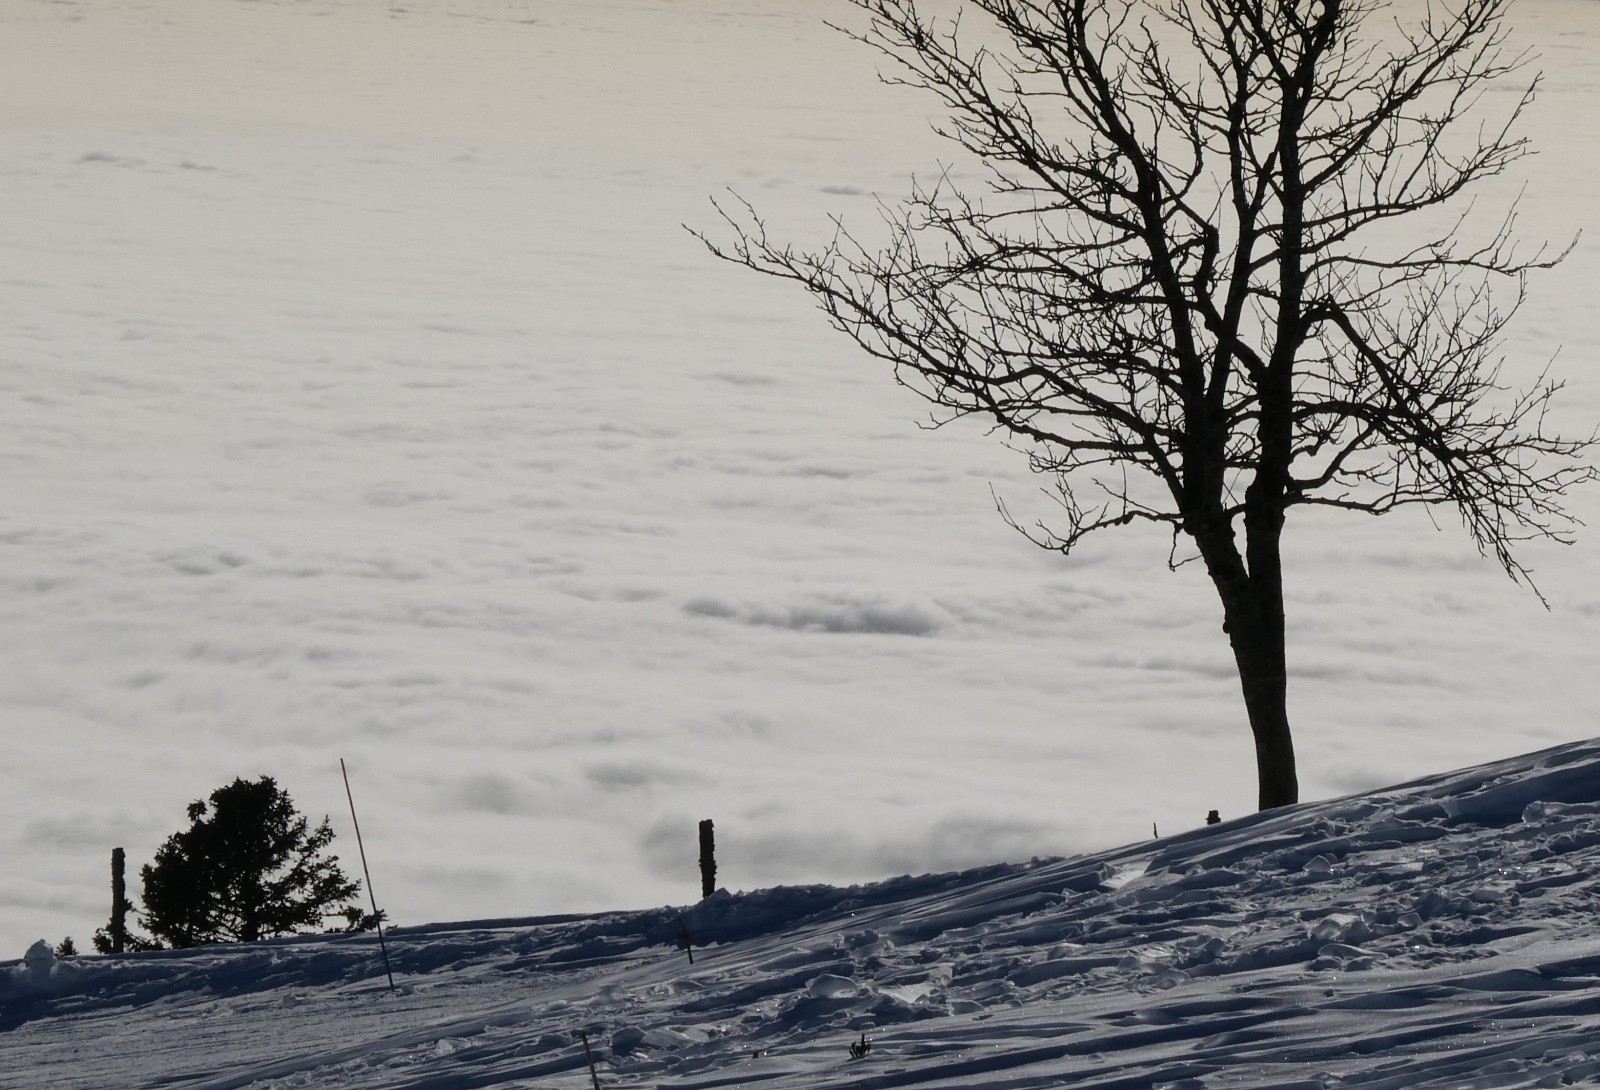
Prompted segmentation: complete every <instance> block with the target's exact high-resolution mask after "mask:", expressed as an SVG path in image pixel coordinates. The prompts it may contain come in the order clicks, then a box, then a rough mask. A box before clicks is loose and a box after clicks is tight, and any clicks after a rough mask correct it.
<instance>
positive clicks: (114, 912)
mask: <svg viewBox="0 0 1600 1090" xmlns="http://www.w3.org/2000/svg"><path fill="white" fill-rule="evenodd" d="M127 871H128V857H127V854H126V853H125V852H123V850H122V849H121V848H112V849H111V928H110V930H111V952H112V953H113V954H120V953H123V952H124V951H125V950H126V949H127V946H128V874H127Z"/></svg>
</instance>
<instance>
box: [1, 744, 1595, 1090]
mask: <svg viewBox="0 0 1600 1090" xmlns="http://www.w3.org/2000/svg"><path fill="white" fill-rule="evenodd" d="M1597 894H1600V741H1593V742H1585V743H1578V744H1572V745H1568V746H1563V747H1558V748H1556V749H1552V750H1547V751H1544V752H1542V753H1537V754H1533V755H1530V756H1528V757H1523V758H1518V759H1516V760H1511V761H1504V762H1500V763H1497V764H1494V765H1487V766H1483V767H1480V768H1477V769H1472V770H1467V771H1463V772H1458V773H1452V774H1449V775H1444V776H1437V777H1433V778H1430V779H1427V780H1422V781H1417V782H1415V783H1412V784H1408V785H1404V786H1401V787H1396V788H1392V789H1388V790H1383V791H1378V792H1373V793H1370V794H1366V795H1359V796H1352V797H1350V798H1346V799H1341V800H1336V801H1332V802H1325V803H1319V804H1312V805H1306V806H1301V807H1297V808H1293V809H1291V810H1287V811H1278V812H1274V813H1265V814H1258V815H1254V816H1252V817H1249V818H1244V819H1240V820H1238V821H1234V822H1230V823H1226V824H1222V825H1218V826H1214V827H1210V828H1204V829H1199V830H1195V831H1192V832H1188V833H1184V834H1181V835H1177V836H1173V837H1169V838H1167V839H1163V840H1153V841H1150V842H1146V843H1141V844H1135V845H1131V846H1128V847H1125V848H1122V849H1118V850H1115V851H1110V852H1104V853H1100V854H1097V855H1090V856H1085V857H1080V858H1074V859H1066V860H1054V861H1040V860H1035V861H1034V862H1032V863H1029V864H1021V865H997V866H992V867H988V868H983V869H979V870H973V871H967V872H963V873H959V874H942V875H928V876H923V877H916V878H912V877H906V878H899V879H895V880H892V881H888V882H883V883H878V884H874V885H865V886H852V887H848V888H832V887H827V886H810V887H788V888H776V889H771V890H764V891H759V892H754V893H743V894H737V895H735V894H730V893H728V892H726V891H718V892H717V893H716V894H715V895H713V896H712V897H710V898H708V899H706V900H705V901H702V902H701V903H700V904H698V905H695V906H693V907H688V908H681V909H680V908H661V909H656V910H652V911H647V912H618V913H609V914H602V915H589V916H565V917H548V918H543V919H529V920H490V921H480V922H476V923H461V924H440V925H433V926H427V927H408V928H400V929H397V930H395V931H393V932H392V933H391V934H390V937H389V944H390V954H391V959H392V964H393V969H394V974H395V977H396V980H397V982H398V983H399V985H400V987H399V990H398V992H395V993H391V992H390V991H389V990H388V987H387V984H386V981H385V978H384V974H383V965H382V961H381V958H380V956H379V950H378V946H377V944H376V942H375V941H374V940H373V938H372V937H371V936H362V937H345V936H328V937H321V936H319V937H311V938H301V939H291V940H278V941H274V942H269V943H262V944H258V945H255V946H250V947H213V948H210V949H201V950H196V951H180V952H161V953H154V954H144V955H136V956H128V957H120V958H73V959H61V960H58V961H55V962H53V963H52V962H49V961H48V960H44V959H40V960H41V962H42V963H38V964H33V965H30V964H29V963H28V962H27V961H18V962H10V963H5V964H4V965H0V1085H3V1086H6V1087H13V1086H14V1087H19V1088H20V1087H30V1088H37V1090H44V1088H59V1090H72V1088H82V1090H89V1088H105V1087H120V1088H134V1087H148V1088H155V1087H164V1088H174V1090H176V1088H183V1090H201V1088H205V1090H224V1088H243V1087H251V1088H256V1090H267V1088H274V1090H276V1088H288V1087H330V1088H331V1087H349V1088H371V1090H465V1088H469V1087H534V1086H540V1087H572V1088H574V1090H576V1088H578V1087H581V1086H586V1085H588V1084H589V1074H588V1071H587V1069H586V1066H585V1061H584V1057H583V1049H582V1044H581V1041H580V1039H579V1034H580V1032H584V1033H587V1034H588V1036H589V1038H590V1041H591V1044H592V1046H593V1048H594V1050H595V1056H596V1060H597V1064H598V1071H599V1075H600V1079H601V1085H602V1086H631V1085H640V1086H661V1087H675V1088H683V1090H690V1088H696V1090H712V1088H716V1087H733V1086H740V1087H771V1088H773V1090H787V1088H792V1087H808V1088H815V1090H826V1088H830V1087H840V1088H843V1087H851V1088H859V1090H865V1088H890V1087H923V1086H928V1087H957V1086H983V1087H991V1088H1000V1087H1003V1088H1008V1090H1029V1088H1033V1087H1052V1086H1072V1087H1095V1088H1100V1090H1106V1088H1111V1087H1128V1088H1134V1087H1166V1088H1169V1090H1199V1088H1204V1087H1218V1086H1241V1087H1244V1086H1249V1087H1263V1088H1265V1087H1272V1088H1277V1090H1290V1088H1293V1090H1310V1088H1319V1090H1322V1088H1331V1087H1363V1088H1374V1090H1376V1088H1392V1090H1408V1088H1416V1087H1451V1088H1463V1087H1525V1086H1526V1087H1535V1086H1538V1087H1544V1086H1564V1085H1572V1084H1574V1083H1592V1082H1595V1081H1600V936H1597V935H1596V933H1595V929H1594V927H1593V919H1594V913H1595V911H1596V908H1597V905H1600V902H1597ZM680 917H682V918H683V920H684V922H686V923H687V925H688V926H689V927H690V928H691V930H692V932H693V934H694V936H695V943H696V945H695V947H694V953H695V958H694V962H693V964H692V965H691V964H690V962H689V960H688V958H687V956H686V955H685V954H684V953H683V952H682V951H681V950H680V949H678V948H676V947H675V944H674V941H673V939H674V936H675V935H676V933H677V931H678V929H679V927H680V922H679V920H680ZM862 1033H865V1034H866V1036H867V1038H868V1040H869V1042H870V1044H871V1046H872V1048H871V1051H870V1052H869V1053H868V1054H867V1055H866V1056H865V1057H863V1058H860V1059H853V1058H851V1057H850V1055H849V1053H848V1046H849V1045H850V1043H851V1042H852V1041H854V1040H857V1039H858V1038H859V1035H860V1034H862Z"/></svg>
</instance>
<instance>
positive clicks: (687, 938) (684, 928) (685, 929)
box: [678, 916, 694, 965]
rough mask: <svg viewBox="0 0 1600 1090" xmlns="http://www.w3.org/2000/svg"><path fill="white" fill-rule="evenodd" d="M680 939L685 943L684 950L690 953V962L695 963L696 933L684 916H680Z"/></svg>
mask: <svg viewBox="0 0 1600 1090" xmlns="http://www.w3.org/2000/svg"><path fill="white" fill-rule="evenodd" d="M678 941H679V942H681V943H683V952H684V953H685V954H688V955H689V964H690V965H693V964H694V934H693V932H691V931H690V930H689V925H688V924H687V923H685V922H684V920H683V917H682V916H679V917H678Z"/></svg>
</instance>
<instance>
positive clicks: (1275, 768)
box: [1195, 513, 1300, 810]
mask: <svg viewBox="0 0 1600 1090" xmlns="http://www.w3.org/2000/svg"><path fill="white" fill-rule="evenodd" d="M1218 522H1219V523H1220V522H1221V520H1218ZM1281 527H1282V515H1281V513H1279V514H1278V515H1277V517H1276V518H1274V519H1268V520H1265V524H1262V523H1259V522H1258V523H1257V524H1255V525H1253V526H1251V527H1250V538H1251V540H1250V546H1249V550H1248V551H1249V557H1250V566H1249V568H1248V570H1247V569H1246V567H1245V565H1244V561H1243V558H1242V557H1240V555H1239V553H1238V549H1237V547H1236V545H1235V543H1234V539H1233V533H1232V531H1231V530H1225V531H1222V532H1218V533H1213V534H1197V535H1195V541H1196V543H1197V544H1198V545H1199V546H1200V552H1201V555H1202V556H1203V557H1204V558H1205V561H1206V568H1207V570H1208V572H1209V573H1210V575H1211V581H1212V583H1213V584H1214V585H1215V586H1216V588H1217V595H1218V597H1220V598H1221V599H1222V610H1223V616H1224V618H1225V619H1226V628H1227V632H1228V642H1229V644H1230V645H1231V646H1232V647H1233V661H1234V663H1235V665H1236V666H1237V667H1238V668H1239V687H1240V689H1242V690H1243V692H1244V705H1245V713H1246V715H1247V716H1248V718H1249V721H1250V733H1251V735H1252V736H1253V737H1254V739H1255V750H1256V784H1257V789H1258V791H1257V805H1258V807H1259V808H1260V809H1262V810H1270V809H1272V808H1273V807H1275V806H1292V805H1293V804H1294V803H1296V802H1299V801H1300V780H1299V777H1298V775H1297V774H1296V772H1295V759H1294V740H1293V738H1292V737H1291V735H1290V732H1289V705H1288V696H1289V683H1288V682H1289V671H1288V667H1287V661H1288V660H1287V655H1286V653H1285V646H1284V644H1285V632H1284V619H1283V570H1282V567H1281V564H1280V561H1279V534H1278V531H1279V530H1280V529H1281Z"/></svg>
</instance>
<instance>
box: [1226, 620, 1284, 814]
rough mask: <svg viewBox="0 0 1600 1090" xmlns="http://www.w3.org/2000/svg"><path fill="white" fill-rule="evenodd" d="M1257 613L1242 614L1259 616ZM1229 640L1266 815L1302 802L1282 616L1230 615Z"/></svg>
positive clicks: (1257, 781) (1260, 806)
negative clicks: (1264, 619)
mask: <svg viewBox="0 0 1600 1090" xmlns="http://www.w3.org/2000/svg"><path fill="white" fill-rule="evenodd" d="M1258 610H1259V606H1258V607H1257V609H1252V610H1247V611H1240V612H1258ZM1228 613H1229V614H1230V616H1229V620H1228V638H1229V641H1230V642H1231V643H1232V644H1233V660H1234V662H1235V663H1237V664H1238V667H1239V686H1240V688H1241V689H1243V690H1244V706H1245V711H1246V713H1247V714H1248V715H1249V718H1250V733H1251V734H1252V735H1254V737H1255V743H1256V783H1257V786H1258V797H1257V805H1258V806H1259V808H1260V809H1262V810H1270V809H1272V808H1273V807H1275V806H1292V805H1293V804H1294V803H1296V802H1299V801H1300V781H1299V778H1298V777H1297V776H1296V774H1295V762H1294V740H1293V738H1292V737H1291V736H1290V733H1289V706H1288V671H1287V670H1286V669H1285V667H1284V647H1283V613H1282V610H1281V609H1280V610H1279V612H1278V616H1277V618H1276V620H1277V624H1276V625H1273V624H1272V623H1271V622H1270V620H1268V621H1267V623H1262V622H1261V620H1260V619H1259V618H1247V617H1239V618H1238V619H1235V618H1234V617H1233V616H1232V615H1233V614H1234V613H1235V611H1234V610H1229V611H1228ZM1274 629H1275V631H1274Z"/></svg>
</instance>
